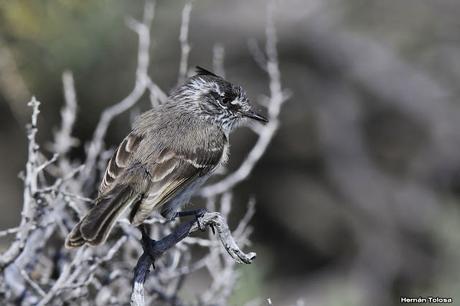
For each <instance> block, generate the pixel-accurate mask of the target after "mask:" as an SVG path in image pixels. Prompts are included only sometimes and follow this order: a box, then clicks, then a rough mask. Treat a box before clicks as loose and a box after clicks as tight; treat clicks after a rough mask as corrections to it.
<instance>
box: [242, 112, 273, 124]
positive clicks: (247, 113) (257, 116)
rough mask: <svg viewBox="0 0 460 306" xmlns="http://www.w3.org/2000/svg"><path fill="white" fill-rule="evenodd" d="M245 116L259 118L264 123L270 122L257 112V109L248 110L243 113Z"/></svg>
mask: <svg viewBox="0 0 460 306" xmlns="http://www.w3.org/2000/svg"><path fill="white" fill-rule="evenodd" d="M243 116H245V117H247V118H251V119H254V120H257V121H259V122H262V123H267V122H268V119H267V118H265V117H264V116H262V115H259V114H258V113H256V112H255V111H253V110H248V111H246V112H244V113H243Z"/></svg>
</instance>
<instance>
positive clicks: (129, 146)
mask: <svg viewBox="0 0 460 306" xmlns="http://www.w3.org/2000/svg"><path fill="white" fill-rule="evenodd" d="M141 141H142V136H140V135H136V134H134V133H130V134H129V135H128V136H126V137H125V139H123V141H122V142H121V144H120V145H119V146H118V148H117V150H116V151H115V152H114V153H113V155H112V157H111V158H110V160H109V162H108V165H107V169H106V170H105V173H104V177H103V179H102V182H101V185H100V186H99V194H100V195H101V194H103V193H105V192H107V191H109V190H110V189H112V188H113V185H112V183H113V182H114V181H115V180H116V178H117V177H118V176H119V175H120V174H121V173H122V172H123V169H125V168H126V166H127V165H128V163H129V159H130V157H131V155H132V154H133V152H135V151H136V149H137V148H138V147H139V144H140V142H141Z"/></svg>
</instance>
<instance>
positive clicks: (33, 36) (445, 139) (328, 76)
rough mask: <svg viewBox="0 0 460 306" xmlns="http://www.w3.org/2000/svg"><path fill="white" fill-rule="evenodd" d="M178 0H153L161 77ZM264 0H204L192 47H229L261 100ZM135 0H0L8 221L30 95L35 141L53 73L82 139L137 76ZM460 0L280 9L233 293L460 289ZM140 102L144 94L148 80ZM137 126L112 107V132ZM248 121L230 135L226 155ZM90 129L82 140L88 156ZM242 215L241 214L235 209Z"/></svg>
mask: <svg viewBox="0 0 460 306" xmlns="http://www.w3.org/2000/svg"><path fill="white" fill-rule="evenodd" d="M183 5H184V2H182V1H158V2H157V6H156V16H155V20H154V22H153V26H152V32H153V34H152V49H151V52H150V55H151V57H152V62H151V68H150V75H151V76H152V78H153V79H154V80H155V81H156V82H157V83H158V84H159V85H160V86H161V87H162V88H163V89H164V90H165V91H169V90H170V89H172V88H173V87H174V85H175V84H176V80H177V71H178V69H179V56H180V47H179V41H178V36H179V27H180V21H181V11H182V7H183ZM265 6H266V1H262V0H256V1H242V0H234V1H223V0H219V1H208V0H196V1H194V6H193V10H192V14H191V24H190V42H191V46H192V50H191V54H190V61H189V63H190V65H192V66H193V65H200V66H204V67H212V49H213V47H214V45H215V44H216V43H218V44H221V45H222V46H223V47H224V48H225V68H226V69H225V71H226V76H227V78H228V79H229V80H231V81H233V82H235V83H239V84H241V85H243V86H244V87H245V88H246V89H247V91H248V93H249V96H250V97H251V98H252V100H253V101H258V99H259V98H260V96H261V95H262V94H267V93H268V82H267V79H266V75H265V74H264V73H263V72H262V71H260V69H259V68H258V67H257V64H256V63H255V61H254V60H253V59H252V57H251V53H250V52H249V49H248V40H250V39H256V40H257V41H259V42H261V43H263V41H264V34H265V11H266V7H265ZM142 9H143V2H142V1H136V2H134V1H121V0H120V1H108V0H105V1H70V0H67V1H65V0H59V1H45V0H41V1H25V0H24V1H22V0H18V1H2V2H0V143H1V145H0V167H1V169H2V171H0V194H1V196H0V208H1V209H2V213H1V214H0V229H3V228H7V227H11V226H15V225H16V224H17V222H18V220H19V212H20V208H21V201H22V200H21V196H22V194H21V189H22V184H21V181H20V180H19V179H17V174H18V173H19V172H20V171H21V170H23V169H24V163H25V160H26V151H27V150H26V144H27V142H26V137H25V128H24V127H25V124H26V123H27V122H28V120H29V116H30V110H29V109H28V107H27V105H26V104H27V101H29V99H30V96H31V95H32V94H33V95H35V96H36V97H37V98H38V99H39V100H40V101H41V102H42V103H43V104H42V107H41V117H40V125H39V139H40V142H41V143H42V144H43V145H45V146H46V143H47V140H49V139H51V135H52V131H53V127H55V126H57V125H58V124H59V110H60V107H61V106H62V103H63V93H62V84H61V75H62V72H63V71H65V70H71V71H72V72H73V75H74V78H75V84H76V89H77V100H78V103H79V112H78V121H77V124H76V128H75V130H74V135H75V136H76V137H77V138H79V139H81V140H82V141H86V140H88V139H89V138H90V137H91V136H92V133H93V130H94V127H95V125H96V123H97V122H98V120H99V116H100V113H101V111H102V110H103V109H104V108H106V107H108V106H109V105H112V104H114V103H116V102H117V101H119V100H120V99H122V98H123V97H124V96H126V95H127V94H128V92H129V91H130V89H131V88H132V86H133V83H134V75H135V67H136V52H137V50H136V48H137V37H136V35H135V34H134V33H133V32H132V31H131V30H129V29H128V27H126V25H125V18H126V17H127V16H134V17H139V16H141V15H142ZM459 13H460V2H458V1H455V0H444V1H438V0H406V1H399V0H389V1H361V0H348V1H337V0H327V1H322V0H304V1H301V0H287V1H280V2H279V5H278V6H277V9H276V14H275V21H276V26H277V31H278V38H279V44H278V51H279V61H280V67H281V74H282V82H283V85H284V87H285V88H287V89H289V90H290V91H291V92H292V97H291V98H290V100H289V101H288V102H287V103H286V104H285V105H284V108H283V110H282V114H281V118H280V122H281V125H280V129H279V131H278V133H277V135H276V137H275V138H274V140H273V142H272V144H271V145H270V148H269V150H268V152H267V153H266V155H265V156H264V157H263V158H262V160H261V161H260V163H259V164H258V165H257V167H256V169H255V171H254V172H253V174H252V176H251V177H250V179H249V180H248V181H247V182H244V183H243V184H241V185H240V186H239V187H238V188H237V194H235V204H234V206H233V207H234V211H233V217H234V219H237V218H238V216H240V215H241V214H242V212H243V211H244V209H245V207H246V203H247V201H248V199H249V198H250V197H251V196H254V198H255V199H256V200H257V206H256V210H257V213H256V215H255V218H254V220H253V222H252V225H253V227H254V234H253V236H252V240H253V243H254V248H255V249H256V250H257V252H258V259H257V261H256V264H255V265H252V266H250V267H245V268H242V270H241V273H242V274H243V277H242V280H241V282H240V288H239V289H238V290H237V293H236V296H235V305H238V303H240V302H241V303H242V301H245V300H247V299H251V298H255V297H259V298H262V299H266V298H271V300H272V301H273V302H274V305H289V304H292V303H294V302H296V300H297V299H301V300H303V301H304V302H305V305H356V306H357V305H371V304H372V305H396V304H399V298H400V296H414V297H418V296H428V295H434V296H446V297H453V298H454V299H455V298H456V297H457V298H458V297H459V296H458V295H457V296H456V294H458V292H460V274H459V268H458V258H460V238H459V235H458V232H459V231H460V219H459V216H460V210H459V201H458V196H459V193H460V175H459V171H460V155H459V153H458V152H460V150H459V149H460V128H459V126H458V124H459V119H460V109H459V103H458V98H459V96H460V91H459V85H458V84H460V35H459V33H460V19H459V18H458V16H459ZM144 98H145V99H144V101H143V102H142V103H140V104H138V105H136V107H135V108H134V110H133V112H132V113H133V114H136V113H139V112H142V111H144V110H146V109H148V107H149V102H148V99H147V98H146V97H144ZM129 129H130V116H128V115H123V116H120V117H118V118H117V119H116V120H115V121H114V122H113V124H112V125H111V128H110V131H109V133H108V135H107V136H108V137H107V139H106V140H107V145H108V146H115V145H116V144H118V143H119V141H120V140H121V139H122V138H123V136H124V135H125V134H126V133H127V132H128V131H129ZM254 140H255V137H254V136H253V135H252V134H251V132H250V131H249V130H248V129H242V130H239V131H238V132H237V133H236V134H235V135H234V136H233V138H232V151H231V152H232V155H231V159H230V163H229V168H230V169H232V168H234V167H235V166H236V165H238V162H239V161H241V160H242V159H243V158H244V156H245V153H247V151H248V150H249V149H250V147H251V144H252V143H253V142H254ZM84 152H85V151H84V147H83V145H81V144H80V146H79V147H77V148H76V149H75V150H74V151H73V152H72V156H73V158H75V159H82V158H83V156H84ZM234 221H235V220H234Z"/></svg>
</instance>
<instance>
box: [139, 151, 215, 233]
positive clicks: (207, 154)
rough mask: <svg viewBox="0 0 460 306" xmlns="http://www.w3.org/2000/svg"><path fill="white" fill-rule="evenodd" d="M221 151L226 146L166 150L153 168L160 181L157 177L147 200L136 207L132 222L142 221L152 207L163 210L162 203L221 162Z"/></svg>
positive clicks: (153, 175)
mask: <svg viewBox="0 0 460 306" xmlns="http://www.w3.org/2000/svg"><path fill="white" fill-rule="evenodd" d="M222 153H223V145H222V148H221V149H220V150H217V149H216V150H206V151H203V150H196V151H195V152H193V153H192V152H180V153H176V152H173V151H171V150H170V149H166V150H164V151H163V152H161V154H160V155H159V156H158V158H157V160H156V163H155V164H154V166H153V167H152V168H151V175H152V177H153V178H157V180H154V182H153V185H152V187H151V189H150V194H149V196H148V198H147V199H146V201H145V202H143V203H142V204H140V206H139V207H138V209H136V211H134V210H133V212H132V214H131V216H130V219H131V222H132V223H133V224H138V223H141V222H142V221H143V219H144V218H145V217H146V216H147V215H148V214H149V213H150V211H151V210H152V209H154V208H160V207H161V209H164V208H163V207H162V206H164V205H165V204H166V203H168V202H169V201H170V200H171V199H172V198H174V197H175V196H176V195H177V194H178V193H180V192H181V191H183V190H184V189H186V188H187V187H188V186H189V184H191V183H192V182H194V181H195V180H196V179H197V178H198V177H200V176H204V175H206V174H208V173H209V172H210V171H212V170H213V169H214V168H215V167H216V166H217V165H218V164H219V162H220V160H221V158H222Z"/></svg>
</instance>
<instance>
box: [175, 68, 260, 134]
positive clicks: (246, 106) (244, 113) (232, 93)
mask: <svg viewBox="0 0 460 306" xmlns="http://www.w3.org/2000/svg"><path fill="white" fill-rule="evenodd" d="M173 95H175V96H176V97H175V100H176V99H180V100H182V101H186V102H187V103H189V104H188V105H189V107H193V108H194V110H195V111H196V112H197V113H198V115H199V116H201V117H203V118H204V119H205V120H208V121H211V122H213V123H215V124H217V125H219V126H220V127H221V128H222V129H223V130H224V131H225V132H227V133H229V132H231V131H232V130H233V129H234V128H235V127H237V126H238V125H240V124H242V123H244V122H245V121H246V120H248V119H251V120H256V121H259V122H262V123H266V122H268V120H267V119H266V118H265V117H264V116H262V115H260V114H258V113H257V112H255V111H254V109H253V107H252V106H251V104H250V103H249V99H248V97H247V95H246V91H245V90H244V89H243V88H242V87H241V86H238V85H234V84H232V83H230V82H228V81H226V80H224V79H223V78H222V77H220V76H217V75H216V74H214V73H212V72H210V71H208V70H206V69H203V68H201V67H197V73H196V74H195V75H194V76H192V77H191V78H189V79H188V80H187V81H186V82H185V83H184V84H183V85H181V86H179V87H178V88H177V89H176V90H175V92H174V93H173Z"/></svg>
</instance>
